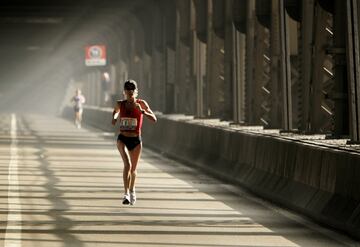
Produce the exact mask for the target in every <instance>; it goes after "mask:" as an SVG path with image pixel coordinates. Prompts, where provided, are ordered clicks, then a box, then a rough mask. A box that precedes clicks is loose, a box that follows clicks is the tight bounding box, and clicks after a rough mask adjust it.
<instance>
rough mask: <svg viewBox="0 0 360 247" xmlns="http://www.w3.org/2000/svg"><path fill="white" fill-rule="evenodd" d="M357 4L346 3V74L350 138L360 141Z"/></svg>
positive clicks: (349, 1) (359, 68)
mask: <svg viewBox="0 0 360 247" xmlns="http://www.w3.org/2000/svg"><path fill="white" fill-rule="evenodd" d="M358 10H359V3H358V1H357V0H347V1H346V26H347V35H346V37H347V46H346V47H347V49H346V54H347V65H348V66H347V74H348V80H349V97H350V100H349V103H350V109H349V110H350V137H351V140H352V141H355V142H359V141H360V119H359V118H360V71H359V70H360V62H359V13H358Z"/></svg>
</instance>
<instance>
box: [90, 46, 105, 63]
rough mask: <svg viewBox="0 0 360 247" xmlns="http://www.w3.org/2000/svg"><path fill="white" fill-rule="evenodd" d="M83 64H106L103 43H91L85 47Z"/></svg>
mask: <svg viewBox="0 0 360 247" xmlns="http://www.w3.org/2000/svg"><path fill="white" fill-rule="evenodd" d="M85 65H86V66H103V65H106V47H105V46H104V45H91V46H86V47H85Z"/></svg>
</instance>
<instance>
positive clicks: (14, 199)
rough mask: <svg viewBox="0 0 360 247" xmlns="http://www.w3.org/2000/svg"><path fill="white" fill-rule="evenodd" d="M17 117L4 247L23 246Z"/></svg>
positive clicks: (12, 147) (11, 160) (12, 127)
mask: <svg viewBox="0 0 360 247" xmlns="http://www.w3.org/2000/svg"><path fill="white" fill-rule="evenodd" d="M16 132H17V128H16V116H15V114H11V131H10V134H11V146H10V163H9V175H8V182H9V186H8V217H7V224H6V232H5V240H4V247H19V246H21V204H20V199H19V194H20V193H19V178H18V148H17V143H18V141H17V134H16Z"/></svg>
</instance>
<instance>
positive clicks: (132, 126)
mask: <svg viewBox="0 0 360 247" xmlns="http://www.w3.org/2000/svg"><path fill="white" fill-rule="evenodd" d="M136 126H137V119H136V118H127V117H123V118H121V119H120V130H136Z"/></svg>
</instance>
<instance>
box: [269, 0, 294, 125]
mask: <svg viewBox="0 0 360 247" xmlns="http://www.w3.org/2000/svg"><path fill="white" fill-rule="evenodd" d="M271 8H272V15H271V54H272V55H271V126H272V127H281V128H282V129H284V130H290V129H292V106H291V102H292V100H291V70H290V57H289V53H290V52H289V40H288V34H287V25H286V14H285V10H284V2H283V1H282V0H272V7H271Z"/></svg>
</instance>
